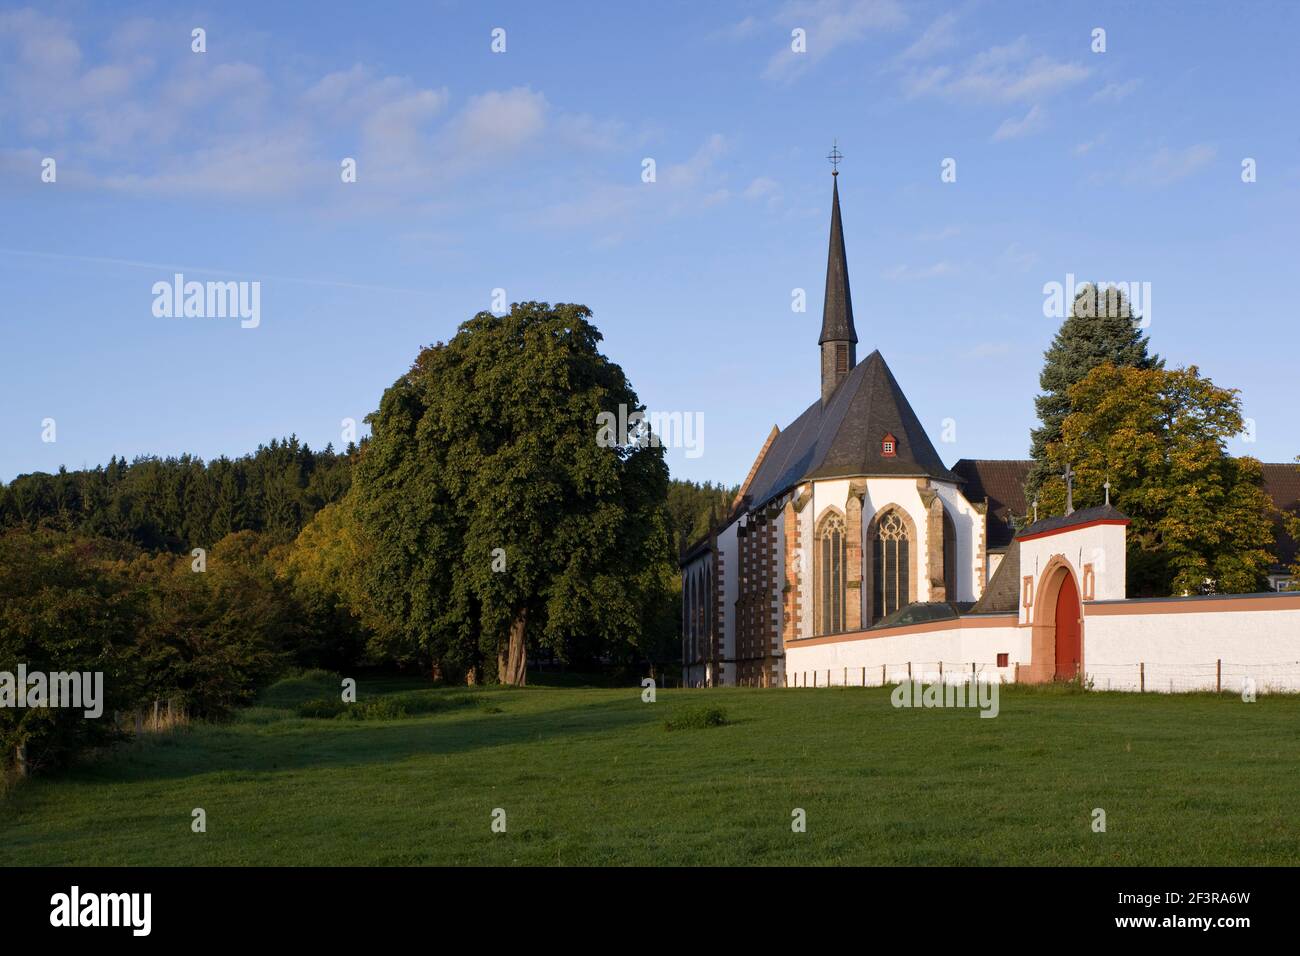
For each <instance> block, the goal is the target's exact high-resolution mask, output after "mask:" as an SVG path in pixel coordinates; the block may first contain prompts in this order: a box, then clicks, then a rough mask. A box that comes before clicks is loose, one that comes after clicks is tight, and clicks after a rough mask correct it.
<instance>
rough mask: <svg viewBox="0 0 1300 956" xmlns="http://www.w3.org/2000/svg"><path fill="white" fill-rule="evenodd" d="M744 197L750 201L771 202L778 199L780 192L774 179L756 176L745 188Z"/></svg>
mask: <svg viewBox="0 0 1300 956" xmlns="http://www.w3.org/2000/svg"><path fill="white" fill-rule="evenodd" d="M744 196H745V198H746V199H748V200H751V201H754V200H761V199H766V200H768V201H769V202H771V201H773V200H776V199H779V198H780V196H781V191H780V187H779V186H778V185H777V182H776V180H775V179H769V178H768V177H766V176H758V177H756V178H754V179H753V180H751V181H750V183H749V185H748V186H746V187H745V192H744Z"/></svg>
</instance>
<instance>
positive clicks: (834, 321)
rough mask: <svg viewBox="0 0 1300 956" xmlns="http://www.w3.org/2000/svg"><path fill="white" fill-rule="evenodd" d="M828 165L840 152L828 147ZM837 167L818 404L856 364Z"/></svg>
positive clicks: (834, 160)
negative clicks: (829, 153) (820, 396)
mask: <svg viewBox="0 0 1300 956" xmlns="http://www.w3.org/2000/svg"><path fill="white" fill-rule="evenodd" d="M829 158H830V160H831V165H832V166H835V165H836V164H838V162H839V159H840V153H839V150H838V149H834V148H832V149H831V155H830V157H829ZM839 175H840V173H839V170H838V169H834V170H833V171H832V172H831V181H832V183H833V185H832V187H831V247H830V254H829V255H828V257H827V260H826V298H825V300H824V302H823V304H822V334H821V337H820V338H819V339H818V340H817V344H818V345H820V346H821V351H822V404H823V405H825V404H826V403H827V402H829V401H830V400H831V396H832V395H834V394H835V389H836V388H838V387H839V384H840V382H842V381H844V379H845V378H846V377H847V376H848V374H849V372H851V371H853V367H854V366H855V365H857V364H858V333H857V331H856V330H855V329H854V328H853V296H852V295H851V293H850V292H849V264H848V260H847V257H846V256H845V253H844V225H843V224H842V223H841V222H840V187H839Z"/></svg>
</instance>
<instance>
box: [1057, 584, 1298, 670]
mask: <svg viewBox="0 0 1300 956" xmlns="http://www.w3.org/2000/svg"><path fill="white" fill-rule="evenodd" d="M1083 614H1084V629H1083V669H1084V672H1085V674H1087V676H1088V678H1089V679H1090V680H1091V681H1092V683H1093V686H1094V688H1095V689H1097V690H1133V691H1135V690H1140V689H1143V686H1144V685H1145V690H1147V691H1157V692H1163V693H1169V692H1170V691H1189V690H1214V689H1215V688H1216V686H1221V687H1222V689H1223V690H1227V691H1232V692H1234V693H1239V692H1240V691H1241V690H1242V687H1243V685H1244V684H1245V683H1246V681H1247V679H1253V681H1254V682H1255V687H1256V689H1257V691H1258V692H1260V693H1265V692H1267V691H1289V692H1297V691H1300V594H1295V595H1277V596H1273V595H1261V596H1249V595H1236V596H1234V595H1223V596H1222V597H1214V598H1186V599H1165V600H1153V601H1143V600H1134V601H1116V602H1104V603H1095V602H1093V603H1085V605H1084V612H1083ZM1219 662H1222V664H1221V665H1220V663H1219ZM1220 681H1221V683H1220Z"/></svg>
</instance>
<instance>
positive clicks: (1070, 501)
mask: <svg viewBox="0 0 1300 956" xmlns="http://www.w3.org/2000/svg"><path fill="white" fill-rule="evenodd" d="M1061 477H1062V478H1064V479H1065V513H1066V514H1067V515H1072V514H1074V469H1073V468H1071V467H1070V463H1069V462H1068V461H1067V462H1066V463H1065V472H1064V473H1063V474H1062V475H1061Z"/></svg>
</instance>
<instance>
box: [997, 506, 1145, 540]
mask: <svg viewBox="0 0 1300 956" xmlns="http://www.w3.org/2000/svg"><path fill="white" fill-rule="evenodd" d="M1127 520H1128V515H1126V514H1124V513H1123V512H1122V511H1120V510H1119V509H1118V508H1116V507H1115V506H1114V505H1098V506H1097V507H1095V508H1080V509H1079V510H1078V511H1075V512H1074V513H1073V514H1068V515H1057V516H1056V517H1054V518H1044V519H1043V520H1042V521H1036V522H1034V523H1033V524H1031V525H1029V526H1028V527H1026V528H1021V529H1020V533H1019V534H1017V535H1016V538H1025V537H1028V536H1029V535H1034V534H1043V533H1044V532H1047V531H1061V530H1063V529H1065V528H1073V527H1074V526H1075V525H1080V524H1087V523H1088V522H1090V521H1127Z"/></svg>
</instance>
